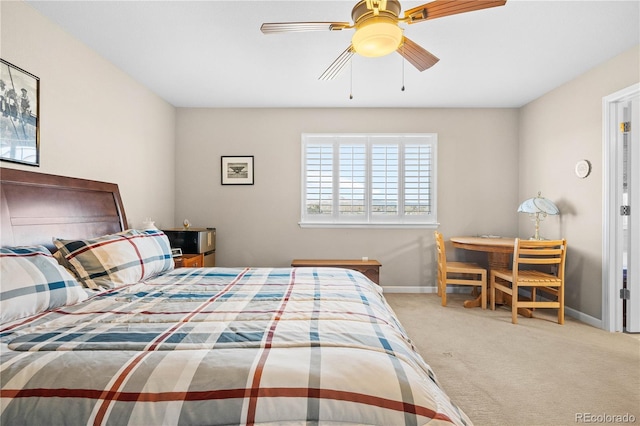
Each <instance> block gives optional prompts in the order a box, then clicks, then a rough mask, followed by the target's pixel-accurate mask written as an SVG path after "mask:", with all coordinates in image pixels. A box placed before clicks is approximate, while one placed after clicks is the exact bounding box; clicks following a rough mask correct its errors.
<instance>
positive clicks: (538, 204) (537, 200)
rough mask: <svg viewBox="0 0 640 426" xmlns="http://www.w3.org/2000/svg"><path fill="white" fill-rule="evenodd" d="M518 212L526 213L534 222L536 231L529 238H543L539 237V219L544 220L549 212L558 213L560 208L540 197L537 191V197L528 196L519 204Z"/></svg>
mask: <svg viewBox="0 0 640 426" xmlns="http://www.w3.org/2000/svg"><path fill="white" fill-rule="evenodd" d="M518 213H528V214H529V217H531V220H535V222H536V233H535V234H534V235H533V237H531V238H530V240H543V239H544V238H542V237H540V221H541V220H544V219H545V218H546V217H547V215H549V214H554V215H555V214H560V210H558V207H557V206H556V205H555V204H553V202H551V201H549V200H547V199H546V198H544V197H542V196H541V195H540V192H539V191H538V196H537V197H533V198H529V199H528V200H525V201H523V202H522V204H520V207H518Z"/></svg>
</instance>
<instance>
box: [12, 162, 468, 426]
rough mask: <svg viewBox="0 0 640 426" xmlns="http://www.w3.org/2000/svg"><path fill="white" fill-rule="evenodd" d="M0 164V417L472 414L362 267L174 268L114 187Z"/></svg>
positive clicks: (390, 421) (150, 420)
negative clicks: (131, 225) (453, 396)
mask: <svg viewBox="0 0 640 426" xmlns="http://www.w3.org/2000/svg"><path fill="white" fill-rule="evenodd" d="M0 177H1V178H2V187H1V190H2V206H1V210H2V234H1V236H2V246H3V249H2V252H1V253H0V256H1V257H0V260H2V268H3V276H2V280H3V281H2V286H3V288H2V289H1V291H2V308H3V312H2V315H3V323H2V326H1V327H0V343H1V351H2V353H1V367H0V368H1V370H0V381H1V385H2V389H1V410H2V411H1V413H0V423H1V424H7V425H9V424H11V425H19V424H24V425H35V424H49V425H51V424H65V425H75V424H105V425H110V424H113V425H124V424H131V425H161V424H167V425H172V424H185V425H235V424H248V425H253V424H261V425H283V424H292V425H293V424H359V425H361V424H365V425H425V424H429V425H435V424H460V425H470V424H471V421H470V420H469V418H468V417H467V416H466V415H465V414H464V412H462V411H461V410H460V408H458V407H457V406H456V405H455V404H454V403H453V402H452V401H451V400H450V398H449V397H448V396H447V394H446V393H445V392H444V391H443V389H442V388H441V386H440V385H439V383H438V381H437V379H436V377H435V375H434V373H433V371H432V370H431V368H430V367H429V366H428V365H427V364H426V363H425V361H424V360H423V359H422V358H421V357H420V355H419V354H418V353H417V351H416V348H415V347H414V345H413V344H412V342H411V340H410V338H409V337H408V336H407V334H406V333H405V331H404V330H403V328H402V325H401V324H400V323H399V321H398V320H397V318H396V316H395V315H394V313H393V311H392V309H391V308H390V307H389V305H388V304H387V302H386V301H385V299H384V297H383V295H382V292H381V289H380V287H379V286H378V285H376V284H375V283H373V282H372V281H370V280H369V279H368V278H366V277H365V276H364V275H362V274H361V273H359V272H356V271H352V270H347V269H341V268H249V267H239V268H221V267H216V268H177V269H176V268H174V267H173V266H174V265H173V260H172V258H171V253H170V249H169V247H168V240H167V239H166V236H164V235H163V234H162V232H160V231H140V230H129V229H127V221H126V216H125V212H124V208H123V206H122V201H121V198H120V195H119V192H118V187H117V185H115V184H110V183H103V182H95V181H88V180H84V179H74V178H66V177H61V176H53V175H45V174H40V173H34V172H30V171H20V170H13V169H2V170H1V175H0ZM52 253H55V255H54V254H52ZM132 258H133V260H132ZM15 264H20V265H19V266H18V267H15ZM12 265H13V267H14V269H11V267H12ZM101 268H102V269H101ZM32 269H35V270H36V272H34V271H33V270H32ZM45 269H46V271H45V272H43V271H44V270H45ZM16 270H18V271H19V272H16ZM25 270H28V271H30V272H29V273H28V274H26V275H25V273H24V271H25ZM51 276H55V277H54V278H51ZM11 277H13V278H12V281H11V282H9V281H8V280H9V278H11ZM25 277H26V278H25ZM34 277H37V278H34ZM43 277H48V278H46V279H45V278H43ZM21 280H22V281H27V284H24V283H23V284H20V285H21V286H22V287H20V288H18V290H15V289H14V288H13V287H14V286H16V285H17V284H15V283H14V282H18V281H21ZM30 280H31V281H34V283H31V282H29V281H30ZM52 283H53V284H52ZM43 288H44V289H45V290H42V289H43ZM33 289H40V290H33ZM31 290H33V291H31ZM42 293H45V294H46V296H45V297H43V296H42ZM16 294H17V296H16ZM34 294H36V295H37V296H34ZM61 294H62V296H61ZM21 305H25V306H26V307H21Z"/></svg>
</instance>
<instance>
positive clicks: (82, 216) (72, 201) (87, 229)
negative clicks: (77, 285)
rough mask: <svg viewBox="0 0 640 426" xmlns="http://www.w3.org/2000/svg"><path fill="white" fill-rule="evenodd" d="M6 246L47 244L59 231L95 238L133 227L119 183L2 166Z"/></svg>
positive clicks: (1, 233) (1, 236) (1, 235)
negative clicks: (123, 203) (129, 223)
mask: <svg viewBox="0 0 640 426" xmlns="http://www.w3.org/2000/svg"><path fill="white" fill-rule="evenodd" d="M0 190H1V192H2V200H1V205H0V209H1V210H2V211H1V216H0V219H1V221H0V242H1V244H2V246H22V245H32V244H42V245H45V246H46V247H48V248H49V249H50V250H51V251H54V250H55V247H54V245H53V243H52V238H53V237H58V238H65V239H76V238H92V237H98V236H101V235H106V234H111V233H114V232H120V231H123V230H125V229H127V219H126V216H125V214H124V207H123V206H122V199H121V198H120V191H119V189H118V185H117V184H114V183H107V182H98V181H93V180H85V179H78V178H70V177H64V176H56V175H48V174H44V173H35V172H31V171H26V170H17V169H7V168H0Z"/></svg>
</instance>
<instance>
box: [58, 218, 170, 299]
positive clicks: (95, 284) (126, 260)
mask: <svg viewBox="0 0 640 426" xmlns="http://www.w3.org/2000/svg"><path fill="white" fill-rule="evenodd" d="M53 243H54V244H55V246H56V247H57V248H58V250H59V251H60V254H61V255H62V256H64V258H65V259H66V261H67V262H68V264H69V266H70V267H71V269H72V270H73V271H74V272H75V274H76V275H77V276H78V279H79V281H80V282H81V283H82V284H84V285H85V286H87V287H89V288H91V289H98V288H99V287H103V288H115V287H119V286H122V285H125V284H134V283H137V282H140V281H142V280H145V279H147V278H151V277H153V276H155V275H158V274H160V273H161V272H164V271H169V270H172V269H173V268H174V262H173V258H172V257H171V247H170V245H169V239H168V238H167V236H166V235H165V234H164V232H162V231H158V230H147V231H138V230H134V229H130V230H128V231H124V232H119V233H117V234H110V235H105V236H102V237H99V238H94V239H87V240H62V239H54V241H53Z"/></svg>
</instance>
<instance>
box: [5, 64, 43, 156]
mask: <svg viewBox="0 0 640 426" xmlns="http://www.w3.org/2000/svg"><path fill="white" fill-rule="evenodd" d="M39 109H40V79H39V78H38V77H36V76H35V75H33V74H30V73H28V72H27V71H25V70H23V69H20V68H18V67H16V66H15V65H13V64H10V63H9V62H7V61H5V60H4V59H0V141H1V142H0V160H3V161H11V162H13V163H21V164H27V165H30V166H39V165H40V124H39V123H40V119H39V117H40V114H39Z"/></svg>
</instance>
